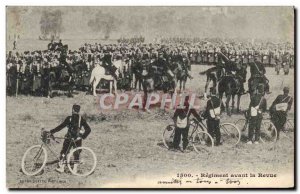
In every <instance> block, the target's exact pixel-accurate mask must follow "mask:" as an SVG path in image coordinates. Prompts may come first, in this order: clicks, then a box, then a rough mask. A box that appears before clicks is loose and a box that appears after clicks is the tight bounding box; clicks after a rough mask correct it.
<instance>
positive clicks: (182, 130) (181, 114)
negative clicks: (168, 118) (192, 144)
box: [172, 96, 202, 152]
mask: <svg viewBox="0 0 300 194" xmlns="http://www.w3.org/2000/svg"><path fill="white" fill-rule="evenodd" d="M191 114H192V115H193V116H194V117H196V119H198V120H199V121H200V120H202V118H201V116H200V115H199V114H198V113H197V111H196V110H195V109H194V108H192V107H190V104H189V96H185V97H184V106H183V107H180V106H178V107H177V108H176V110H175V113H174V115H173V121H174V123H175V134H174V139H173V147H172V150H174V151H176V150H180V147H179V144H180V139H181V137H182V150H181V151H182V152H184V151H185V149H186V148H187V146H188V143H189V140H188V134H189V127H190V116H191Z"/></svg>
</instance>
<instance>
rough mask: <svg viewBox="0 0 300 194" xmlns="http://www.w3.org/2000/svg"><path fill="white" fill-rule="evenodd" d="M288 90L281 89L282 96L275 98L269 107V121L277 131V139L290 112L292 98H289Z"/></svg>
mask: <svg viewBox="0 0 300 194" xmlns="http://www.w3.org/2000/svg"><path fill="white" fill-rule="evenodd" d="M289 91H290V89H289V88H288V87H284V88H283V94H280V95H278V96H277V98H276V99H275V100H274V102H273V103H272V105H271V107H270V116H271V120H272V122H273V123H274V125H275V127H276V129H277V139H279V134H280V131H281V130H282V129H283V127H284V124H285V123H286V120H287V113H288V111H289V110H291V107H292V104H293V98H292V97H291V96H289Z"/></svg>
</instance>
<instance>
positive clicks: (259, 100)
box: [247, 85, 267, 144]
mask: <svg viewBox="0 0 300 194" xmlns="http://www.w3.org/2000/svg"><path fill="white" fill-rule="evenodd" d="M263 93H264V85H259V86H258V87H257V89H256V91H255V93H254V95H253V97H251V101H250V105H249V110H248V115H247V117H248V119H249V132H248V142H247V144H252V142H253V136H254V144H259V142H258V141H259V139H260V126H261V122H262V119H263V115H262V113H263V112H265V111H266V109H267V101H266V99H265V98H264V94H263Z"/></svg>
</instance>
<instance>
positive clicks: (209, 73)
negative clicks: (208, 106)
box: [199, 67, 225, 99]
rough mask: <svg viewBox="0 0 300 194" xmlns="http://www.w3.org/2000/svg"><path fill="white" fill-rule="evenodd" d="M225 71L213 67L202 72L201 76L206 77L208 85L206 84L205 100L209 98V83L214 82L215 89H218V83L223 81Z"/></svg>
mask: <svg viewBox="0 0 300 194" xmlns="http://www.w3.org/2000/svg"><path fill="white" fill-rule="evenodd" d="M224 72H225V70H224V69H223V68H219V67H212V68H209V69H207V70H205V71H203V72H200V73H199V74H200V75H206V83H205V91H204V98H205V99H206V98H207V95H206V93H207V89H208V85H209V83H210V82H211V81H212V82H213V88H216V87H217V83H218V81H219V80H220V79H221V77H222V75H224Z"/></svg>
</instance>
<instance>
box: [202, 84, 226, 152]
mask: <svg viewBox="0 0 300 194" xmlns="http://www.w3.org/2000/svg"><path fill="white" fill-rule="evenodd" d="M221 110H224V105H223V103H222V100H220V98H218V97H217V91H216V88H215V87H211V88H210V99H209V100H208V101H207V104H206V108H205V112H204V113H203V114H202V115H201V116H203V117H204V118H206V119H207V120H206V124H207V130H208V133H209V134H210V135H211V136H212V137H214V138H216V146H219V145H221V144H222V143H221V132H220V115H221Z"/></svg>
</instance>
